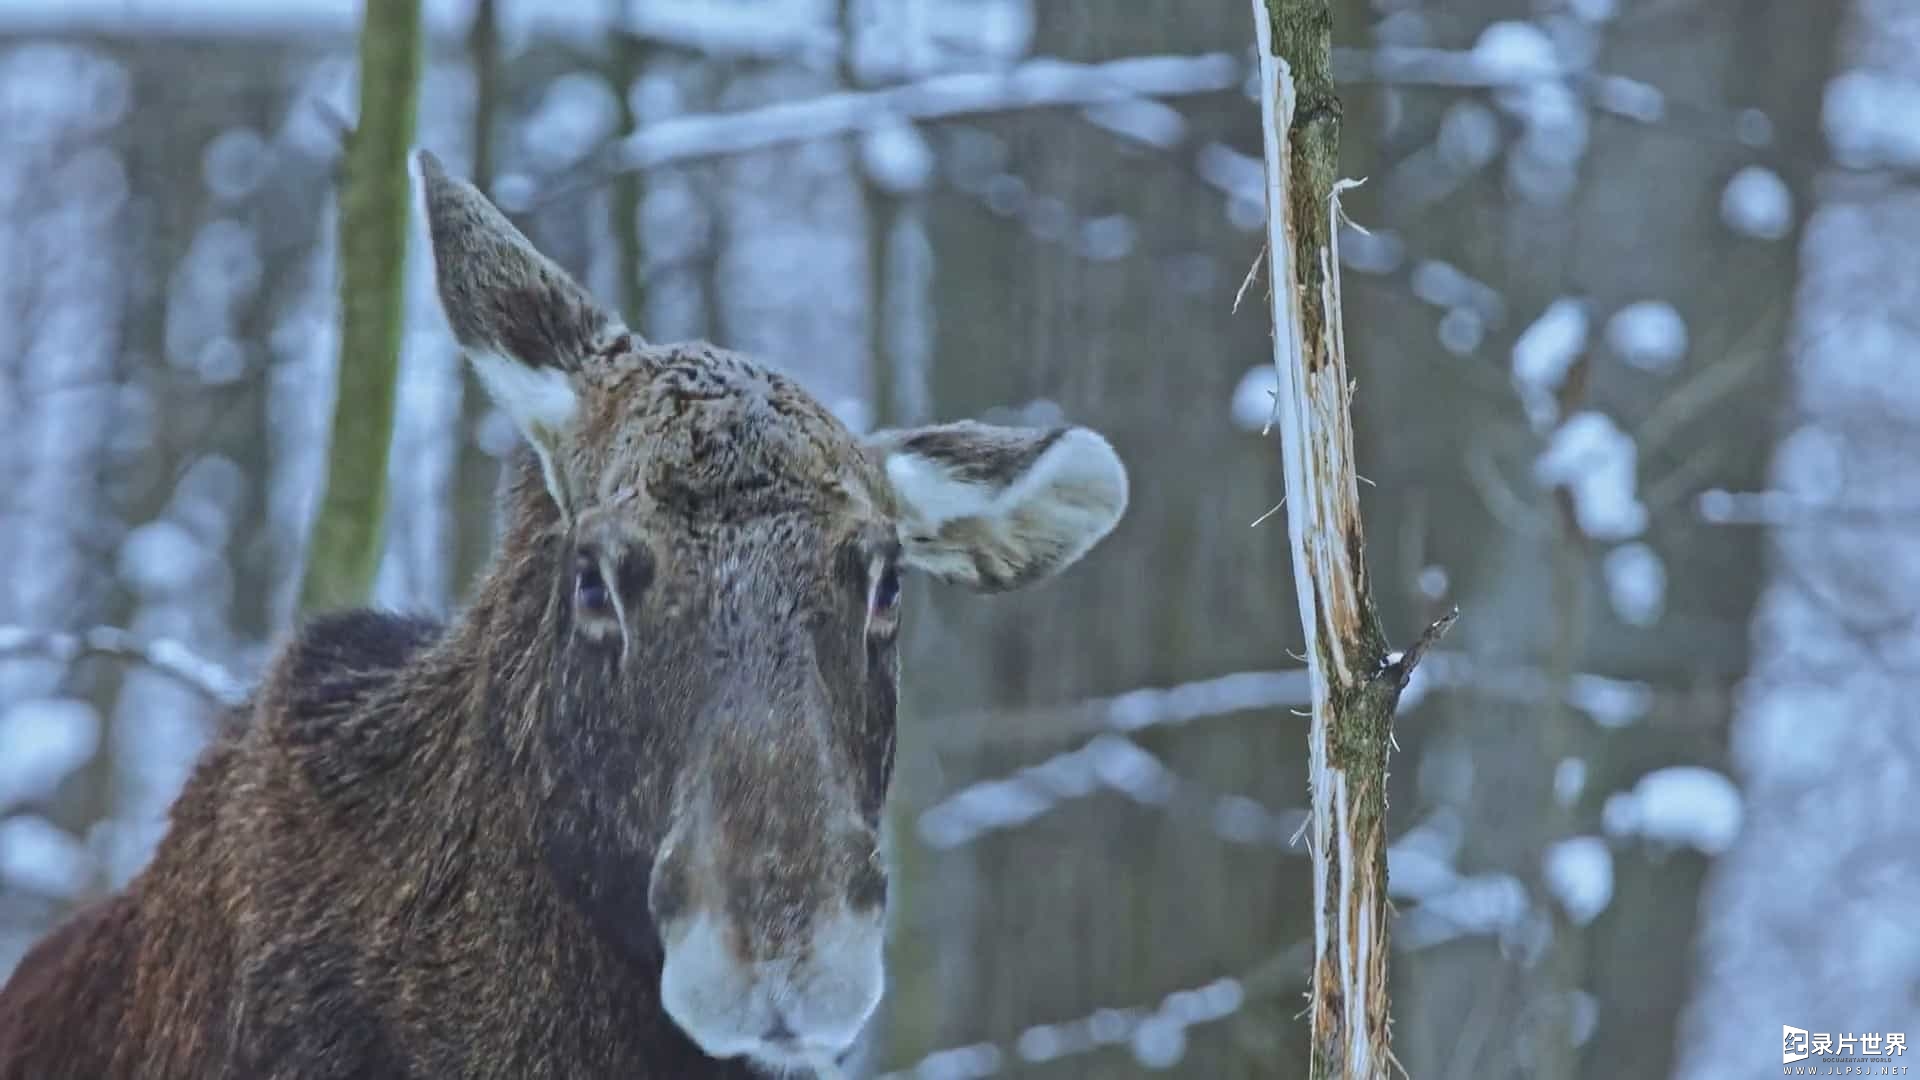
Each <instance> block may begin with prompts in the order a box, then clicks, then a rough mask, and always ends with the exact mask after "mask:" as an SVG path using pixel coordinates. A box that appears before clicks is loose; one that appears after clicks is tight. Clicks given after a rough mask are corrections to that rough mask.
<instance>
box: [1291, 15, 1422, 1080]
mask: <svg viewBox="0 0 1920 1080" xmlns="http://www.w3.org/2000/svg"><path fill="white" fill-rule="evenodd" d="M1265 11H1266V15H1267V18H1268V20H1269V23H1268V26H1269V29H1270V31H1271V47H1272V49H1273V51H1274V55H1275V56H1276V57H1278V58H1280V59H1281V60H1283V61H1284V62H1285V65H1286V71H1287V74H1288V75H1289V76H1290V77H1291V80H1292V84H1293V93H1294V103H1293V114H1292V117H1291V122H1290V123H1289V125H1288V128H1287V130H1286V131H1284V132H1275V133H1273V134H1274V136H1275V137H1276V139H1278V140H1280V141H1281V142H1282V144H1283V145H1284V147H1285V166H1284V167H1285V170H1286V173H1287V175H1286V176H1285V177H1281V178H1277V179H1278V180H1279V181H1280V184H1281V187H1282V195H1281V200H1282V201H1283V202H1284V205H1283V206H1272V207H1269V212H1270V213H1275V214H1284V229H1283V230H1278V231H1273V232H1270V233H1269V235H1270V236H1284V237H1285V239H1286V242H1287V246H1288V248H1289V249H1290V250H1288V251H1286V252H1284V253H1281V252H1276V253H1275V257H1274V258H1273V259H1271V260H1269V265H1273V266H1280V267H1283V268H1284V269H1285V270H1286V271H1287V272H1288V274H1289V275H1290V278H1291V280H1275V281H1274V282H1272V287H1273V288H1274V289H1275V290H1283V289H1284V290H1289V291H1291V292H1292V294H1293V295H1294V296H1295V297H1297V298H1298V303H1297V304H1294V305H1292V307H1293V310H1294V311H1296V312H1297V313H1298V319H1299V323H1300V325H1299V327H1298V328H1297V330H1298V334H1299V343H1300V349H1299V354H1298V355H1299V357H1300V363H1301V364H1302V365H1303V367H1304V371H1303V372H1302V373H1301V376H1300V380H1299V381H1298V382H1296V383H1295V384H1294V385H1298V386H1302V387H1304V388H1305V392H1306V393H1307V394H1308V395H1309V396H1310V397H1311V398H1312V399H1313V400H1314V401H1315V402H1316V405H1315V406H1313V407H1309V408H1305V409H1302V410H1300V412H1299V414H1298V416H1297V418H1294V417H1289V418H1287V419H1285V420H1283V422H1284V423H1295V422H1298V423H1304V424H1307V425H1308V426H1309V430H1302V431H1298V432H1293V431H1289V432H1288V433H1287V434H1286V436H1285V437H1287V438H1291V439H1296V440H1297V443H1298V446H1299V447H1300V453H1301V454H1302V455H1304V457H1305V460H1306V462H1307V467H1306V469H1305V476H1306V484H1307V486H1308V487H1309V489H1314V490H1309V491H1292V490H1289V491H1288V493H1287V497H1288V506H1289V509H1288V513H1289V514H1296V513H1298V514H1306V515H1308V519H1307V520H1306V522H1305V524H1304V531H1303V533H1302V535H1305V536H1307V537H1308V539H1307V540H1306V541H1305V543H1306V545H1307V548H1306V550H1300V549H1298V548H1296V550H1295V551H1294V573H1295V574H1296V575H1319V576H1320V577H1329V576H1331V577H1346V578H1350V580H1344V581H1342V580H1319V579H1318V578H1316V579H1315V580H1313V581H1312V588H1311V594H1312V601H1313V602H1312V604H1311V605H1310V606H1311V608H1312V614H1313V618H1314V620H1315V623H1316V625H1313V626H1308V627H1306V628H1305V630H1306V634H1307V640H1308V647H1309V648H1310V649H1312V650H1313V651H1314V660H1315V666H1316V668H1317V669H1318V670H1319V671H1320V673H1321V674H1322V675H1323V677H1324V678H1325V680H1326V688H1327V689H1326V694H1325V697H1324V698H1322V699H1320V700H1318V701H1316V703H1315V709H1316V716H1315V720H1314V725H1313V729H1312V734H1311V735H1310V738H1311V739H1312V740H1313V742H1314V744H1315V745H1314V751H1315V752H1314V755H1313V757H1314V759H1315V760H1316V761H1319V762H1324V766H1323V767H1320V766H1316V768H1315V769H1314V774H1313V777H1312V782H1313V784H1314V785H1315V787H1316V789H1318V790H1316V792H1315V799H1314V807H1315V810H1314V812H1315V815H1316V821H1315V822H1314V824H1313V833H1314V836H1315V845H1314V851H1313V858H1314V860H1315V873H1316V878H1317V879H1318V880H1321V881H1323V882H1324V884H1325V888H1324V892H1323V893H1322V894H1321V898H1320V903H1321V906H1322V910H1320V911H1319V912H1317V913H1316V914H1317V916H1318V926H1319V928H1320V939H1319V940H1318V941H1317V942H1316V946H1315V961H1314V971H1313V981H1312V986H1313V991H1312V999H1313V1000H1312V1008H1311V1013H1312V1016H1311V1025H1312V1026H1311V1045H1312V1051H1311V1060H1310V1075H1311V1076H1313V1077H1316V1078H1320V1077H1347V1078H1356V1080H1357V1078H1368V1080H1372V1078H1377V1077H1385V1076H1387V1075H1389V1073H1390V1071H1391V1069H1392V1067H1393V1066H1392V1062H1393V1055H1392V1051H1391V1048H1390V1041H1389V1034H1388V1001H1389V997H1388V987H1387V976H1388V955H1389V950H1388V926H1389V922H1390V920H1391V918H1392V909H1391V907H1390V905H1389V904H1388V902H1387V829H1386V818H1387V758H1388V751H1389V749H1390V748H1391V746H1392V740H1393V715H1394V710H1395V708H1396V706H1397V705H1398V703H1399V698H1400V691H1401V689H1402V688H1404V687H1405V685H1406V679H1407V677H1408V675H1409V674H1410V673H1411V671H1412V667H1413V665H1414V664H1416V663H1418V662H1419V657H1420V654H1421V652H1423V651H1424V647H1425V646H1424V643H1425V642H1426V641H1427V640H1430V639H1431V638H1432V637H1434V636H1437V634H1438V632H1439V631H1441V630H1444V628H1445V623H1444V622H1443V623H1442V624H1439V625H1437V626H1436V628H1435V630H1434V631H1431V632H1430V633H1429V635H1428V638H1425V639H1423V644H1422V645H1421V646H1419V647H1416V648H1414V649H1411V650H1408V652H1407V653H1406V654H1405V655H1404V656H1401V657H1399V658H1396V661H1395V662H1393V663H1389V662H1388V658H1389V655H1390V654H1389V651H1388V644H1387V640H1386V635H1385V634H1384V633H1383V632H1382V630H1381V627H1380V619H1379V614H1378V612H1377V611H1376V610H1375V608H1374V602H1373V596H1372V590H1371V585H1370V582H1369V580H1368V574H1367V570H1366V557H1365V555H1366V552H1365V543H1364V539H1363V530H1362V528H1361V522H1360V517H1359V497H1358V490H1357V487H1356V483H1357V481H1356V478H1355V476H1354V472H1353V468H1352V461H1353V449H1352V448H1353V428H1352V417H1351V413H1350V409H1349V407H1348V406H1349V397H1348V395H1349V392H1350V384H1349V383H1348V375H1347V372H1346V366H1345V357H1344V355H1342V352H1343V349H1342V346H1341V345H1340V342H1341V340H1342V335H1341V333H1340V331H1339V327H1338V325H1337V323H1330V322H1329V320H1338V319H1339V318H1340V310H1339V294H1338V290H1337V288H1330V287H1329V286H1330V285H1331V284H1337V283H1330V282H1329V281H1328V280H1327V275H1328V274H1329V273H1337V267H1335V266H1334V257H1333V255H1332V252H1333V251H1334V242H1333V241H1334V238H1333V236H1332V235H1331V231H1332V228H1333V224H1332V200H1333V196H1334V188H1335V182H1336V181H1337V180H1338V178H1339V160H1340V119H1341V105H1340V98H1339V96H1338V95H1337V93H1336V90H1335V86H1334V82H1333V12H1332V9H1331V7H1330V6H1329V4H1328V2H1327V0H1265ZM1279 115H1280V112H1279V111H1276V117H1277V116H1279ZM1276 122H1278V120H1276ZM1269 166H1270V167H1273V166H1274V162H1272V161H1269ZM1276 242H1278V241H1276ZM1330 330H1331V332H1329V331H1330ZM1276 332H1278V333H1288V334H1291V333H1293V332H1294V328H1290V327H1279V326H1277V327H1276ZM1280 375H1281V377H1282V378H1283V379H1285V378H1287V377H1288V373H1286V372H1284V371H1283V372H1281V373H1280ZM1329 405H1331V406H1332V407H1331V408H1329V407H1328V406H1329ZM1327 544H1336V545H1341V546H1342V548H1343V554H1344V556H1345V557H1344V559H1334V558H1326V557H1324V555H1325V551H1324V548H1323V547H1321V545H1327ZM1314 550H1320V551H1321V552H1322V557H1314V556H1313V555H1311V554H1310V552H1311V551H1314ZM1296 587H1298V586H1296ZM1335 792H1338V793H1339V797H1337V798H1335V797H1332V796H1333V793H1335ZM1359 1040H1364V1042H1365V1046H1364V1047H1361V1046H1358V1045H1357V1041H1359ZM1356 1051H1362V1052H1356Z"/></svg>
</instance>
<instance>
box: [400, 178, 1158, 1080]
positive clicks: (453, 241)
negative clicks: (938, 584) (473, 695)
mask: <svg viewBox="0 0 1920 1080" xmlns="http://www.w3.org/2000/svg"><path fill="white" fill-rule="evenodd" d="M418 162H419V167H420V172H421V178H422V181H423V187H424V193H425V204H426V213H427V220H428V225H429V230H430V232H431V234H432V239H433V251H434V261H435V268H436V277H437V282H438V287H439V292H440V297H441V302H442V306H443V308H444V309H445V311H446V314H447V318H448V321H449V323H450V325H451V326H452V328H453V331H454V334H455V336H456V338H457V339H458V340H459V342H460V344H461V346H462V347H463V349H464V350H465V351H466V352H467V354H468V356H469V357H470V359H471V360H472V362H473V364H474V366H475V369H476V370H477V372H478V373H479V375H480V377H481V380H482V382H484V383H485V384H486V386H487V388H488V390H489V392H490V393H491V394H492V395H493V397H494V398H495V400H496V401H498V402H499V403H500V405H501V406H502V407H503V408H504V409H505V410H506V411H507V412H509V413H510V414H511V415H512V416H513V417H514V419H515V421H516V422H517V423H518V424H519V426H520V428H521V430H522V432H523V433H524V434H525V435H526V436H527V439H528V441H529V443H530V444H531V445H532V447H533V449H534V451H535V452H536V453H537V455H538V458H539V462H540V471H541V476H542V478H543V480H544V485H543V486H544V495H545V497H546V498H547V499H550V500H551V507H550V508H549V513H550V516H551V519H552V522H553V524H552V526H551V528H549V529H547V530H546V532H545V534H544V535H543V536H542V537H541V538H540V540H539V541H538V542H537V544H536V548H535V550H534V551H533V552H531V553H529V554H528V555H527V558H529V559H530V560H532V561H533V562H534V563H536V564H538V565H537V572H538V575H539V577H540V580H543V581H544V582H545V583H546V589H547V592H546V597H545V609H544V610H545V615H544V620H543V628H542V634H541V637H540V638H539V640H540V641H541V642H542V645H541V647H542V648H544V649H545V650H546V653H545V655H542V656H529V657H525V658H516V662H522V663H525V664H528V665H533V666H537V667H540V668H541V669H542V670H544V672H545V677H544V680H543V682H542V685H544V686H545V687H546V688H547V692H546V693H545V694H544V695H542V697H541V705H540V707H539V708H538V709H537V710H536V711H537V713H538V715H535V716H532V717H528V718H526V720H525V722H526V723H527V724H528V725H529V726H530V727H531V728H532V730H533V735H532V738H531V743H532V746H533V749H532V750H531V752H530V754H529V757H530V759H531V760H532V761H533V763H534V767H535V769H536V770H537V771H538V772H539V773H540V776H539V777H538V783H539V785H540V790H541V792H542V793H543V794H542V799H543V802H542V806H543V819H542V821H541V822H540V823H539V832H540V835H541V837H542V843H543V846H544V848H545V856H546V858H547V861H548V865H549V867H550V868H551V870H552V872H553V874H554V876H555V880H556V883H557V885H558V886H559V888H560V889H561V891H562V892H563V893H564V894H566V895H568V896H569V897H571V898H572V899H573V900H574V901H575V902H576V903H578V904H579V905H580V906H581V907H582V908H583V910H585V911H586V912H587V913H588V914H589V916H590V917H592V918H593V920H594V921H595V923H596V924H597V925H598V926H600V927H601V928H602V929H603V930H604V931H605V932H606V933H608V934H609V935H610V936H611V937H612V938H613V939H614V940H616V941H625V942H627V943H630V944H647V945H648V946H650V944H651V942H652V941H653V940H655V938H656V936H657V941H658V943H659V946H660V948H661V949H662V950H663V952H664V960H663V963H662V969H661V976H660V1000H661V1003H662V1006H663V1007H664V1009H665V1010H666V1012H667V1014H668V1015H669V1016H671V1017H672V1019H673V1021H674V1022H675V1023H676V1024H677V1025H678V1026H679V1027H680V1028H681V1029H682V1030H684V1031H685V1032H686V1033H687V1035H688V1036H689V1037H691V1038H692V1039H693V1040H694V1041H695V1042H696V1043H697V1044H699V1046H700V1047H701V1048H702V1049H703V1050H705V1051H706V1052H707V1053H708V1054H710V1055H712V1056H715V1057H735V1056H742V1055H744V1056H747V1057H749V1058H751V1059H753V1060H755V1061H757V1062H760V1063H762V1064H765V1065H768V1066H771V1067H775V1068H784V1067H792V1066H803V1065H807V1064H815V1063H818V1062H820V1061H822V1060H830V1059H832V1058H834V1057H836V1056H838V1055H839V1054H840V1053H841V1052H842V1051H844V1050H845V1049H846V1048H847V1047H848V1046H850V1045H851V1044H852V1042H853V1040H854V1039H855V1037H856V1036H857V1035H858V1033H859V1031H860V1029H861V1027H862V1026H863V1025H864V1024H865V1022H866V1020H867V1018H868V1017H869V1016H870V1015H871V1014H872V1012H873V1009H874V1007H875V1006H876V1005H877V1004H878V1002H879V999H880V994H881V989H882V983H883V977H882V965H881V953H882V944H883V940H884V914H885V903H886V872H885V868H884V867H883V865H882V863H881V858H880V852H879V831H878V830H879V821H880V810H881V805H882V803H883V802H884V800H885V797H886V791H887V786H888V783H889V780H890V777H891V774H892V768H893V748H894V710H895V689H896V684H897V678H898V660H897V657H896V653H895V637H896V634H897V632H898V628H899V626H900V581H901V576H902V575H903V574H905V573H908V572H911V571H920V572H922V573H926V574H930V575H932V576H934V577H936V578H939V579H941V580H944V581H947V582H951V583H954V584H957V585H960V586H962V587H966V588H970V589H973V590H976V591H982V592H994V591H1003V590H1008V589H1013V588H1018V587H1022V586H1025V585H1029V584H1033V583H1036V582H1039V581H1042V580H1044V579H1046V578H1047V577H1049V576H1051V575H1053V574H1054V573H1056V572H1058V571H1060V570H1061V569H1063V568H1065V567H1067V566H1069V565H1071V564H1072V563H1073V562H1075V561H1076V560H1078V559H1079V558H1080V557H1081V556H1082V555H1084V554H1085V553H1086V552H1087V550H1088V549H1089V548H1091V547H1092V546H1093V545H1094V544H1095V543H1097V542H1098V541H1099V540H1100V539H1101V538H1102V537H1104V536H1105V535H1106V534H1107V533H1108V532H1109V531H1110V530H1111V529H1112V528H1113V527H1114V525H1115V524H1116V523H1117V522H1118V520H1119V518H1120V516H1121V514H1122V513H1123V511H1124V510H1125V507H1126V502H1127V476H1126V471H1125V469H1124V467H1123V466H1122V464H1121V463H1120V460H1119V458H1118V457H1117V456H1116V455H1115V454H1114V452H1113V450H1112V448H1111V447H1110V446H1109V445H1108V444H1107V442H1106V440H1104V439H1103V438H1101V437H1100V436H1099V435H1097V434H1095V433H1093V432H1092V431H1089V430H1087V429H1084V428H1059V429H1053V430H1027V429H1018V428H1007V427H996V426H989V425H984V424H978V423H972V422H961V423H953V424H944V425H938V426H933V427H926V428H920V429H914V430H902V431H889V432H881V433H878V434H875V435H872V436H868V437H866V438H861V437H857V436H855V435H854V434H853V433H852V432H850V431H849V430H848V429H847V428H846V427H844V426H843V425H842V424H841V423H840V422H839V421H838V420H836V419H835V418H834V417H833V416H832V415H831V414H830V413H828V412H827V411H826V410H825V409H824V408H822V407H821V406H820V405H819V404H818V403H817V402H815V401H814V399H813V398H812V397H810V396H809V395H808V394H807V393H805V392H804V391H803V390H801V389H800V388H799V387H798V386H797V385H795V384H794V383H793V382H791V381H789V380H788V379H786V378H784V377H783V376H781V375H779V374H778V373H776V372H773V371H770V370H768V369H767V368H765V367H762V366H761V365H759V364H757V363H754V362H753V361H750V360H748V359H746V358H744V357H741V356H738V355H735V354H732V353H728V352H725V351H723V350H719V349H715V348H713V347H711V346H707V345H704V344H692V345H679V346H647V345H644V344H641V343H639V341H638V340H637V338H636V337H635V335H633V334H632V333H631V332H630V331H628V330H627V329H626V328H625V326H624V325H623V324H622V322H621V321H620V320H619V319H618V318H617V317H616V316H614V315H612V314H610V313H608V312H606V311H604V310H602V309H601V308H600V307H599V306H598V305H597V304H595V303H594V302H593V300H592V299H591V298H590V297H589V296H588V295H587V294H586V293H585V291H584V290H582V289H581V288H580V287H579V286H578V285H577V284H576V283H574V282H573V281H572V280H571V279H570V278H568V277H567V275H566V274H565V273H564V272H563V271H561V270H560V269H559V268H558V267H557V266H556V265H555V264H553V263H552V262H551V261H550V260H548V259H546V258H545V257H544V256H542V255H541V254H540V253H539V252H537V251H535V250H534V248H533V247H532V246H531V245H530V244H529V243H528V242H527V240H526V239H525V237H524V236H522V235H521V234H520V233H519V232H518V230H516V229H515V228H514V227H513V226H512V225H511V224H510V223H509V222H508V221H507V220H506V219H505V218H504V217H503V216H502V215H501V214H500V213H499V212H498V211H497V210H495V209H494V207H493V206H492V205H491V204H489V203H488V202H487V201H486V199H485V198H484V197H483V196H482V195H481V194H480V193H479V192H478V191H476V190H475V189H474V188H473V187H471V186H470V185H468V184H466V183H465V182H463V181H461V180H458V179H456V178H453V177H451V176H449V175H448V174H447V173H446V172H445V171H444V170H443V169H442V167H441V166H440V164H439V162H438V161H436V160H435V159H434V158H433V156H432V155H431V154H428V153H426V152H424V151H423V152H421V154H420V155H419V159H418Z"/></svg>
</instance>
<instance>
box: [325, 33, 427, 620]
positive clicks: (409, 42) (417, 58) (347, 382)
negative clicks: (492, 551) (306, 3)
mask: <svg viewBox="0 0 1920 1080" xmlns="http://www.w3.org/2000/svg"><path fill="white" fill-rule="evenodd" d="M420 66H421V48H420V5H419V2H418V0H380V2H377V3H370V4H368V5H367V7H366V12H365V14H364V16H363V17H362V21H361V28H360V120H359V123H358V126H357V127H356V128H355V130H354V131H353V132H352V134H351V135H350V136H349V137H348V140H347V156H346V176H345V181H344V184H343V187H342V191H341V198H340V268H341V275H340V309H341V319H342V324H341V329H340V367H339V371H340V376H339V387H338V391H337V395H336V397H335V400H334V411H333V439H332V443H331V450H330V452H329V456H328V462H327V479H326V495H325V496H324V498H323V499H322V501H321V504H320V512H319V516H318V517H317V518H316V519H315V521H314V526H313V535H312V539H311V542H310V543H309V544H308V553H307V570H306V578H305V581H304V582H303V584H302V586H301V597H300V606H301V608H303V609H305V610H314V609H322V608H330V607H340V606H345V605H351V604H358V603H364V602H365V601H366V598H367V595H368V593H369V591H370V590H371V588H372V585H373V577H374V572H375V571H376V570H377V569H378V568H379V564H380V551H381V537H382V523H383V519H384V518H385V516H386V505H387V450H388V444H389V443H390V442H391V441H392V437H393V402H394V375H395V373H396V371H397V370H398V368H399V360H400V331H401V327H402V324H403V322H404V319H405V312H406V308H405V271H406V255H407V216H408V208H409V206H410V205H411V190H410V188H411V181H410V179H409V174H408V172H407V150H408V147H409V146H411V144H412V143H413V128H414V105H415V98H416V95H417V93H418V87H419V83H420Z"/></svg>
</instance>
